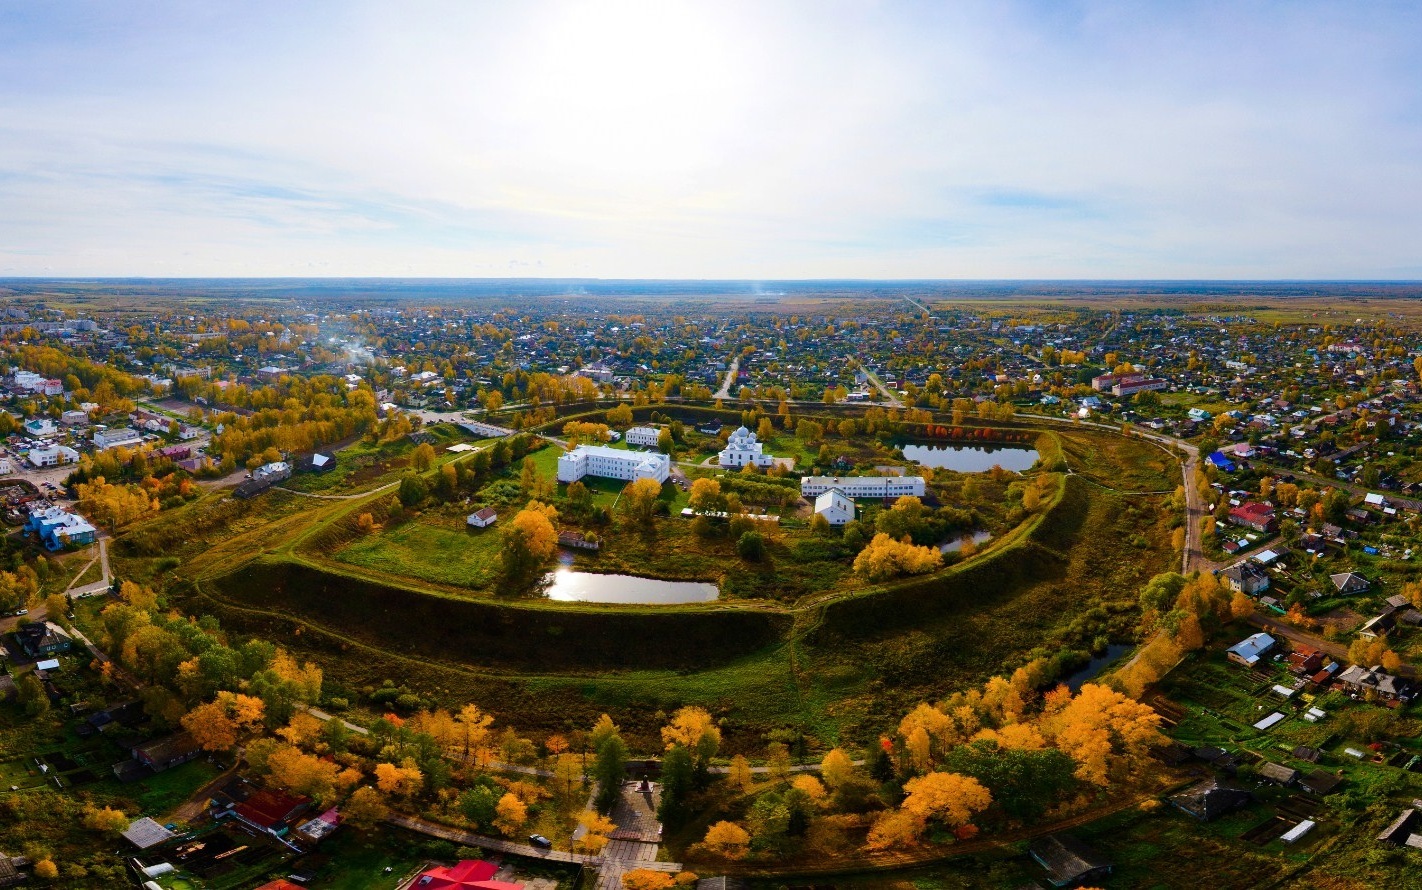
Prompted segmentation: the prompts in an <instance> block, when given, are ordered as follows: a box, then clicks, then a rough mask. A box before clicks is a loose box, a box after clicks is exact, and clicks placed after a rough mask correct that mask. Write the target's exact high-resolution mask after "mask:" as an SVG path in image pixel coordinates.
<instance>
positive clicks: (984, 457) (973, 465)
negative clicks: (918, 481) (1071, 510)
mask: <svg viewBox="0 0 1422 890" xmlns="http://www.w3.org/2000/svg"><path fill="white" fill-rule="evenodd" d="M903 450H904V458H905V459H906V460H911V461H915V462H917V463H920V464H923V465H924V466H925V467H935V468H937V469H940V470H953V471H954V472H957V473H985V472H987V471H988V470H991V469H992V468H993V466H994V465H996V466H999V467H1002V468H1003V469H1004V470H1011V471H1013V472H1015V473H1021V472H1022V471H1024V470H1030V469H1032V465H1033V464H1035V463H1036V462H1037V450H1036V449H1035V448H1011V447H1008V446H994V445H988V446H982V445H905V446H903Z"/></svg>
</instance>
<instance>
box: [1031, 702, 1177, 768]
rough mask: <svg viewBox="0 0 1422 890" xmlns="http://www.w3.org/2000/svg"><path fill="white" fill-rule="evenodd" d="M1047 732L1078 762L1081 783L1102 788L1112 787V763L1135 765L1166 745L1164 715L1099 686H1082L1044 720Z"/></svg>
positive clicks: (1058, 745)
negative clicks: (1161, 716)
mask: <svg viewBox="0 0 1422 890" xmlns="http://www.w3.org/2000/svg"><path fill="white" fill-rule="evenodd" d="M1043 728H1044V729H1045V730H1046V731H1047V733H1048V735H1049V736H1050V737H1051V738H1052V740H1053V741H1054V742H1055V744H1056V746H1057V747H1058V748H1060V749H1061V750H1062V751H1064V752H1065V753H1067V754H1068V755H1070V756H1071V758H1072V760H1074V761H1076V764H1077V769H1076V776H1077V778H1079V779H1082V780H1083V781H1086V782H1091V783H1093V784H1096V785H1103V786H1104V785H1108V784H1110V780H1109V778H1108V772H1109V768H1110V766H1111V763H1112V762H1113V760H1117V759H1118V760H1120V761H1122V762H1124V763H1126V764H1128V765H1132V764H1135V763H1137V762H1139V761H1140V760H1141V759H1142V758H1144V756H1145V754H1146V752H1147V751H1149V749H1150V748H1151V747H1152V746H1154V745H1157V744H1160V743H1161V742H1162V741H1163V740H1164V736H1162V735H1161V733H1160V715H1159V714H1157V713H1156V712H1155V711H1154V710H1153V709H1152V708H1151V707H1150V706H1149V705H1144V704H1141V703H1140V702H1137V701H1134V700H1132V699H1130V698H1127V697H1126V696H1124V695H1122V694H1121V693H1119V692H1116V691H1115V690H1113V689H1110V688H1108V687H1105V686H1100V685H1097V684H1095V683H1087V684H1085V685H1083V686H1082V687H1081V691H1080V692H1079V693H1077V695H1076V696H1075V697H1074V698H1072V699H1071V701H1070V702H1069V703H1068V704H1066V705H1065V706H1064V707H1062V708H1061V709H1060V710H1059V711H1057V712H1056V713H1053V714H1050V715H1045V716H1044V721H1043Z"/></svg>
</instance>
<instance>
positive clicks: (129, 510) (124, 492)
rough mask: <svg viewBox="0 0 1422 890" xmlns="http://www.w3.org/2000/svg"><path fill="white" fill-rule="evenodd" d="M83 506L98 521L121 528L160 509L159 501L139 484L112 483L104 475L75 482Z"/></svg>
mask: <svg viewBox="0 0 1422 890" xmlns="http://www.w3.org/2000/svg"><path fill="white" fill-rule="evenodd" d="M75 492H76V493H77V494H78V495H79V509H80V511H81V512H83V513H84V514H85V515H86V516H89V517H91V518H92V519H93V520H94V521H95V522H98V523H100V524H101V525H106V526H108V527H109V528H111V529H112V528H120V527H122V526H125V525H128V524H129V523H130V522H135V521H137V520H139V519H143V518H145V517H147V516H152V515H153V514H154V513H157V512H158V501H157V500H156V499H155V498H153V497H151V496H150V495H149V494H148V492H146V491H144V490H143V487H142V486H139V485H110V484H109V482H108V480H106V479H105V478H104V477H103V476H95V477H94V479H93V480H91V481H89V482H81V483H79V484H78V485H77V486H75Z"/></svg>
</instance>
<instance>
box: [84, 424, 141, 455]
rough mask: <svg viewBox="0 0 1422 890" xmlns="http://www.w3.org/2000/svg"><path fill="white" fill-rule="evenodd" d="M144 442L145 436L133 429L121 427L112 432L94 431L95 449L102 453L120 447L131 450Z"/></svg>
mask: <svg viewBox="0 0 1422 890" xmlns="http://www.w3.org/2000/svg"><path fill="white" fill-rule="evenodd" d="M142 441H143V436H142V435H141V434H139V432H138V430H136V429H133V428H131V427H126V426H121V427H116V428H114V429H111V430H95V431H94V447H95V448H97V449H99V450H100V451H108V450H109V449H110V448H117V447H119V446H120V445H123V446H125V447H128V448H131V447H133V446H135V445H137V444H138V443H140V442H142Z"/></svg>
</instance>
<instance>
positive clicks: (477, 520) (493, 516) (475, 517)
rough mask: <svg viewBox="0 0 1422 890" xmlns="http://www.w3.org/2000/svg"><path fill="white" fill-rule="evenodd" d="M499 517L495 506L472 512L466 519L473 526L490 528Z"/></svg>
mask: <svg viewBox="0 0 1422 890" xmlns="http://www.w3.org/2000/svg"><path fill="white" fill-rule="evenodd" d="M498 519H499V514H498V512H497V511H495V510H494V508H493V507H484V508H483V509H481V510H476V511H474V512H473V513H470V514H469V518H468V519H467V520H465V521H466V522H468V523H469V525H470V526H471V527H473V528H488V527H489V526H491V525H493V524H494V523H495V522H497V521H498Z"/></svg>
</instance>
